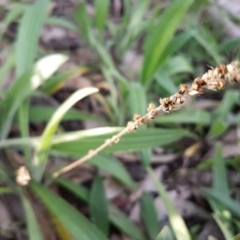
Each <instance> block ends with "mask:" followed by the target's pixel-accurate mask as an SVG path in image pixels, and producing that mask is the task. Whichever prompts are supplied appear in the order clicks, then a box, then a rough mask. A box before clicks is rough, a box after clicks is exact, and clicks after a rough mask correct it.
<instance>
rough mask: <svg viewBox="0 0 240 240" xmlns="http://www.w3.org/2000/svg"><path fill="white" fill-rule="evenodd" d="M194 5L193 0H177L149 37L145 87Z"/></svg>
mask: <svg viewBox="0 0 240 240" xmlns="http://www.w3.org/2000/svg"><path fill="white" fill-rule="evenodd" d="M192 3H193V1H192V0H186V1H181V0H176V1H174V2H173V4H171V6H170V7H169V8H168V9H167V10H166V11H165V12H164V13H163V15H162V17H161V19H160V21H159V22H158V23H157V24H156V25H155V26H153V27H151V30H150V32H149V33H148V35H147V40H146V44H145V49H144V63H143V68H142V73H141V81H142V83H143V84H144V85H146V84H147V82H148V81H149V80H150V79H151V77H152V76H153V74H154V73H155V72H156V70H157V68H158V67H159V59H160V57H161V55H162V53H163V52H164V50H165V48H166V47H167V45H168V44H169V42H170V41H171V38H172V36H173V34H174V32H175V30H176V28H177V26H178V24H179V22H180V20H181V19H182V17H183V16H184V14H185V13H186V11H187V10H188V8H189V7H190V5H191V4H192Z"/></svg>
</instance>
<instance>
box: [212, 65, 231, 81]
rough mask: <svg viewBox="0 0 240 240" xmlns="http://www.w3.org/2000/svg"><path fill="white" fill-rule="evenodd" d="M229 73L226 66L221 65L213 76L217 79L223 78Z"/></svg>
mask: <svg viewBox="0 0 240 240" xmlns="http://www.w3.org/2000/svg"><path fill="white" fill-rule="evenodd" d="M227 73H228V69H227V67H226V65H223V64H221V65H219V66H217V67H216V68H215V69H214V72H213V75H214V76H215V77H216V78H223V77H224V76H225V75H226V74H227Z"/></svg>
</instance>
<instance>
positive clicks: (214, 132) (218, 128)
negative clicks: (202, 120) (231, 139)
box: [208, 118, 229, 139]
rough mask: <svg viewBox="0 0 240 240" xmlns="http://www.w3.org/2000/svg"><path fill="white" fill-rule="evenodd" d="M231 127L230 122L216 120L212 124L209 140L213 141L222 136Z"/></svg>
mask: <svg viewBox="0 0 240 240" xmlns="http://www.w3.org/2000/svg"><path fill="white" fill-rule="evenodd" d="M228 127H229V124H228V122H226V121H225V120H224V119H221V118H215V119H214V120H213V122H212V124H211V128H210V130H209V133H208V138H210V139H213V138H217V137H219V136H221V135H222V134H223V133H224V132H225V131H226V130H227V129H228Z"/></svg>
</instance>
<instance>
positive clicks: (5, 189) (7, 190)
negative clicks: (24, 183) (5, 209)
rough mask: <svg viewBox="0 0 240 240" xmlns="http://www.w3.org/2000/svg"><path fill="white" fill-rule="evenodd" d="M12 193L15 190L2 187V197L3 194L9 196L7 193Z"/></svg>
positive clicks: (0, 189)
mask: <svg viewBox="0 0 240 240" xmlns="http://www.w3.org/2000/svg"><path fill="white" fill-rule="evenodd" d="M0 175H1V173H0ZM12 192H13V190H12V189H10V188H7V187H0V195H2V194H7V193H12Z"/></svg>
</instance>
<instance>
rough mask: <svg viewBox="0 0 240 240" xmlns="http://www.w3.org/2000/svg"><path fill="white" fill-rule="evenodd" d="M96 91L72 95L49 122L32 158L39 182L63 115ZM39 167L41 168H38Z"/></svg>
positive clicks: (95, 89) (90, 89)
mask: <svg viewBox="0 0 240 240" xmlns="http://www.w3.org/2000/svg"><path fill="white" fill-rule="evenodd" d="M97 91H98V89H97V88H91V87H89V88H84V89H80V90H78V91H76V92H75V93H73V94H72V95H71V96H70V97H69V98H68V99H67V100H66V101H64V102H63V103H62V105H61V106H60V107H59V108H58V109H57V110H56V111H55V113H54V114H53V116H52V117H51V119H50V120H49V122H48V124H47V126H46V127H45V129H44V132H43V134H42V136H41V140H40V142H39V147H38V149H37V151H36V153H35V156H34V163H33V164H34V168H35V170H34V177H35V179H37V180H40V178H41V177H42V174H43V171H44V166H45V164H46V162H47V158H48V150H49V149H50V147H51V142H52V137H53V135H54V133H55V132H56V130H57V128H58V126H59V124H60V122H61V120H62V118H63V116H64V115H65V113H66V112H67V111H68V110H69V109H70V108H71V107H72V106H73V105H74V104H75V103H76V102H78V101H79V100H81V99H83V98H84V97H86V96H89V95H91V94H93V93H96V92H97ZM39 165H40V166H41V167H39Z"/></svg>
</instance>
